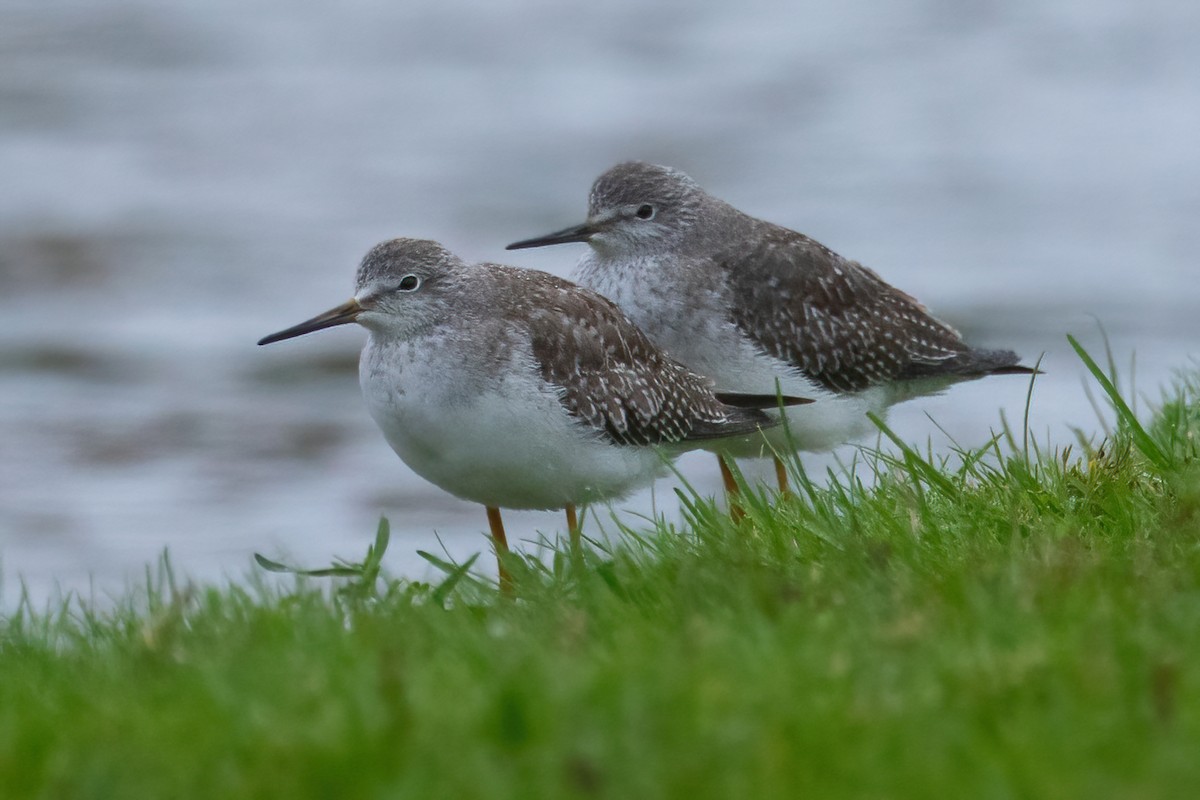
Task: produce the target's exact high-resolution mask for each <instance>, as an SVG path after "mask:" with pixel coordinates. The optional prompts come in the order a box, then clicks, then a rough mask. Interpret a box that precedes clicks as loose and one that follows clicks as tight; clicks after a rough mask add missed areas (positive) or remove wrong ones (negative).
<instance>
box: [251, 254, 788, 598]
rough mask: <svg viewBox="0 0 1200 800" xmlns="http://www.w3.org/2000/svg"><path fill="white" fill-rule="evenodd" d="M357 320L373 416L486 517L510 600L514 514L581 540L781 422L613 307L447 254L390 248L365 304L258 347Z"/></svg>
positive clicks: (376, 262) (423, 468) (360, 284)
mask: <svg viewBox="0 0 1200 800" xmlns="http://www.w3.org/2000/svg"><path fill="white" fill-rule="evenodd" d="M351 322H356V323H358V324H359V325H361V326H363V327H364V328H366V329H367V334H368V337H367V343H366V346H365V347H364V348H363V351H362V356H361V358H360V360H359V382H360V384H361V386H362V391H363V395H364V396H365V398H366V402H367V408H368V410H369V411H370V413H371V416H372V417H373V418H374V419H375V422H376V423H377V424H378V425H379V427H380V429H381V430H382V431H383V435H384V437H385V438H386V439H387V441H388V443H389V444H390V445H391V446H392V449H393V450H395V451H396V454H397V455H399V456H400V458H401V459H402V460H403V461H404V463H406V464H408V466H409V467H411V468H412V470H413V471H414V472H416V473H417V474H418V475H420V476H421V477H423V478H425V479H426V480H428V481H429V482H431V483H433V484H436V485H437V486H439V487H441V488H442V489H444V490H446V491H447V492H449V493H450V494H453V495H455V496H456V497H460V498H463V499H465V500H470V501H474V502H476V503H480V504H482V505H484V506H485V507H486V508H487V518H488V524H489V527H490V529H491V533H492V537H493V539H494V541H495V547H496V556H497V560H498V562H499V567H500V579H501V586H502V587H505V588H511V578H510V576H509V574H508V572H507V571H506V570H505V567H504V561H503V555H504V552H505V551H506V550H507V541H506V537H505V533H504V525H503V521H502V520H501V517H500V509H501V508H502V507H503V508H528V509H566V512H567V526H568V530H569V532H570V534H571V537H572V539H573V540H575V537H577V535H578V525H577V521H576V517H575V505H576V504H582V503H590V502H593V501H599V500H608V499H613V498H617V497H620V496H622V495H624V494H625V493H627V492H629V491H630V490H631V489H633V488H635V487H637V486H640V485H642V484H645V483H648V482H650V481H651V480H653V479H654V478H655V477H656V476H657V475H659V474H660V473H661V472H662V471H663V470H664V469H665V466H666V461H665V460H664V453H665V454H666V455H667V456H668V457H669V456H671V455H674V454H677V453H678V452H682V451H683V450H686V449H690V448H693V447H695V446H696V445H697V444H698V443H703V442H706V441H709V440H712V439H715V438H718V437H725V436H746V437H751V436H753V435H755V434H756V433H757V432H758V431H759V430H760V429H761V428H767V427H771V426H772V425H773V424H775V422H776V421H775V420H772V419H771V418H770V417H769V416H768V415H766V414H765V413H764V412H763V411H762V410H760V409H762V408H767V407H776V405H777V404H778V403H779V402H780V399H779V398H778V397H777V395H776V393H775V392H774V391H773V390H772V392H770V393H764V394H760V395H739V394H721V393H714V391H713V390H712V388H711V383H710V381H709V380H708V379H707V378H703V377H701V376H699V375H697V374H695V373H693V372H690V371H689V370H687V369H686V368H684V367H683V366H681V365H680V364H679V363H677V362H676V361H674V360H672V359H671V358H670V357H668V356H667V355H666V354H665V353H664V352H663V351H662V350H660V349H659V348H658V347H656V346H655V345H653V344H652V343H651V342H650V340H649V339H648V338H646V336H645V335H644V334H643V333H642V332H641V331H640V330H638V328H637V327H636V326H635V325H634V324H633V323H632V322H630V321H629V319H628V318H627V317H626V316H625V314H624V313H622V312H621V310H620V309H619V308H618V307H617V306H616V305H615V304H613V303H612V302H610V301H609V300H607V299H605V298H603V297H601V296H600V295H598V294H596V293H594V292H591V291H588V290H587V289H583V288H581V287H579V286H577V285H575V284H573V283H571V282H570V281H566V280H563V279H562V278H557V277H555V276H553V275H549V274H547V273H544V272H537V271H534V270H526V269H518V268H516V267H506V266H501V265H499V264H473V265H471V264H467V263H465V262H464V261H462V260H461V259H459V258H458V257H457V256H455V255H454V254H452V253H450V252H449V251H448V250H446V249H445V248H444V247H442V246H441V245H440V244H438V243H437V242H431V241H425V240H418V239H394V240H392V241H388V242H384V243H382V244H379V245H376V246H375V247H374V248H373V249H372V250H371V251H370V252H369V253H367V255H366V257H365V258H363V260H362V263H361V264H360V265H359V267H358V273H357V279H356V288H355V293H354V297H353V298H352V299H351V300H349V301H348V302H346V303H343V304H342V305H340V306H338V307H337V308H334V309H331V310H330V311H327V312H325V313H324V314H321V315H319V316H316V317H313V318H312V319H310V320H307V321H305V322H302V323H300V324H299V325H295V326H293V327H291V328H288V329H286V330H282V331H280V332H278V333H274V334H271V335H270V336H266V337H264V338H263V339H261V340H260V341H259V344H260V345H263V344H270V343H272V342H278V341H280V340H282V339H290V338H292V337H294V336H300V335H302V334H306V333H311V332H313V331H317V330H320V329H322V328H329V327H332V326H334V325H344V324H347V323H351ZM784 402H785V403H787V404H794V403H802V402H809V401H807V400H800V399H798V398H785V399H784Z"/></svg>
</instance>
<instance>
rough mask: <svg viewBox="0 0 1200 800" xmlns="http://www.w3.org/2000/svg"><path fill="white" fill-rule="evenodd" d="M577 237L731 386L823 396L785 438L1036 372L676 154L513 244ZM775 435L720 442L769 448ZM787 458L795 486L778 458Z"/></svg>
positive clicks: (667, 341)
mask: <svg viewBox="0 0 1200 800" xmlns="http://www.w3.org/2000/svg"><path fill="white" fill-rule="evenodd" d="M567 242H586V243H587V244H588V245H590V249H589V251H588V252H587V253H586V254H585V255H584V257H583V259H582V260H581V262H580V265H579V270H578V279H579V282H580V284H581V285H583V286H587V287H588V288H591V289H594V290H596V291H597V292H600V293H601V294H604V295H605V296H607V297H609V298H611V299H612V300H613V301H615V302H616V303H617V305H619V306H620V307H621V308H622V309H623V310H624V311H625V313H626V314H628V315H629V317H630V319H632V320H633V321H634V323H636V324H637V325H638V326H639V327H641V328H642V330H644V331H645V332H646V334H647V335H648V336H649V337H650V338H651V339H652V340H653V341H654V342H655V344H657V345H659V346H660V347H663V348H664V349H666V351H667V352H668V353H670V354H671V355H672V356H673V357H675V358H677V359H679V360H680V361H681V362H683V363H684V364H685V365H687V366H688V367H689V368H690V369H693V370H695V371H696V372H699V373H701V374H703V375H708V376H710V377H712V378H713V379H714V380H715V381H716V385H717V387H718V388H725V387H737V388H738V389H739V390H740V391H748V392H773V391H777V387H779V390H781V391H782V392H783V394H786V395H793V394H795V395H802V396H806V397H815V398H816V399H817V402H816V403H815V404H813V405H812V406H809V407H807V408H793V409H789V410H788V411H787V412H786V413H787V418H788V425H787V426H786V434H787V435H785V432H784V431H785V429H784V428H782V427H781V428H776V429H775V430H774V431H772V432H771V433H770V434H768V436H767V439H766V441H769V442H770V445H771V446H772V447H773V448H776V449H777V450H784V449H786V448H787V447H788V446H789V444H790V445H791V446H795V447H797V448H799V449H802V450H825V449H829V448H831V447H834V446H836V445H839V444H842V443H844V442H846V441H849V440H851V439H853V438H855V437H858V436H860V435H863V434H865V433H867V432H868V431H870V430H871V429H872V427H871V425H872V424H871V422H870V421H869V419H868V417H867V414H868V412H873V413H875V414H877V415H882V413H883V412H884V410H885V409H887V407H888V406H890V405H892V404H894V403H897V402H900V401H902V400H905V399H908V398H910V397H914V396H918V395H924V394H932V393H935V392H938V391H940V390H942V389H944V388H946V387H947V386H949V385H950V384H952V383H955V382H958V381H962V380H969V379H972V378H980V377H983V376H985V375H998V374H1031V373H1032V372H1034V370H1033V369H1031V368H1029V367H1024V366H1021V365H1019V364H1018V357H1017V355H1016V354H1015V353H1013V352H1011V351H1009V350H982V349H977V348H973V347H971V346H969V345H968V344H967V343H966V342H964V341H963V339H962V337H961V336H960V335H959V333H958V332H957V331H955V330H954V329H953V328H951V327H950V326H949V325H946V324H945V323H943V322H941V321H939V320H938V319H936V318H934V317H933V316H932V315H931V314H930V313H929V312H928V311H926V309H925V307H924V306H922V305H921V304H920V303H919V302H917V300H915V299H914V298H913V297H910V296H909V295H907V294H905V293H904V292H902V291H900V290H899V289H896V288H894V287H892V286H890V285H888V284H887V283H885V282H884V281H883V280H882V279H881V278H880V277H879V276H878V275H876V274H875V272H873V271H872V270H870V269H868V268H866V267H864V266H863V265H861V264H859V263H858V262H856V261H850V260H849V259H846V258H843V257H842V256H839V255H838V254H837V253H834V252H833V251H832V250H830V249H829V248H827V247H825V246H824V245H822V244H820V243H819V242H816V241H814V240H813V239H810V238H809V237H807V236H805V235H803V234H801V233H797V232H796V231H792V230H789V229H787V228H783V227H780V226H778V225H774V224H772V223H769V222H765V221H763V220H760V219H756V218H754V217H751V216H749V215H747V214H744V213H742V212H740V211H738V210H737V209H736V208H734V207H733V206H731V205H729V204H728V203H725V202H722V201H721V200H718V199H717V198H715V197H713V196H711V195H709V194H708V193H707V192H705V191H704V190H703V189H702V188H700V186H699V185H698V184H697V183H696V182H695V181H693V180H692V179H691V178H689V177H688V176H687V175H685V174H683V173H682V172H679V171H678V170H674V169H671V168H669V167H662V166H657V165H654V164H646V163H642V162H636V161H634V162H627V163H623V164H618V165H617V166H615V167H613V168H612V169H610V170H608V171H607V172H605V173H604V174H603V175H601V176H600V177H599V178H598V179H597V180H596V182H595V184H593V186H592V190H591V195H590V197H589V201H588V218H587V221H586V222H584V223H583V224H582V225H577V226H574V227H571V228H567V229H565V230H561V231H558V232H557V233H552V234H549V235H547V236H541V237H538V238H534V239H526V240H523V241H520V242H515V243H513V244H510V245H509V246H508V249H509V250H516V249H521V248H527V247H542V246H545V245H551V244H563V243H567ZM763 447H764V440H759V441H755V442H749V441H746V440H743V441H740V442H724V443H720V444H719V445H718V446H717V447H716V448H715V449H718V450H719V451H721V452H724V453H727V454H729V455H738V456H756V455H761V454H763ZM721 466H722V473H723V475H724V476H725V478H726V484H727V486H728V485H729V483H730V481H729V475H728V470H727V469H726V467H725V464H724V462H722V464H721ZM776 471H777V475H778V479H779V484H780V489H781V490H786V488H787V482H786V472H785V471H784V470H783V468H782V465H781V464H780V462H779V461H778V459H776Z"/></svg>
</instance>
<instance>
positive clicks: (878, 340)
mask: <svg viewBox="0 0 1200 800" xmlns="http://www.w3.org/2000/svg"><path fill="white" fill-rule="evenodd" d="M755 222H756V225H755V227H756V228H757V230H756V233H757V234H758V235H757V236H755V237H754V238H753V240H752V241H754V242H755V246H754V247H753V248H751V249H746V250H741V251H737V252H728V253H721V254H719V255H718V256H716V261H717V263H718V264H719V265H720V267H721V268H722V269H723V270H725V271H726V272H727V273H728V275H729V281H730V288H731V291H732V300H733V302H732V304H731V306H730V309H729V312H730V318H731V320H732V321H733V322H734V324H735V325H737V326H738V328H739V329H740V330H742V331H743V332H744V333H745V335H746V336H748V337H749V338H750V339H751V340H753V341H754V342H755V344H757V345H758V346H759V347H760V348H762V350H763V351H764V352H766V353H768V354H770V355H772V356H774V357H776V358H779V359H781V360H783V361H786V362H788V363H790V364H792V365H794V366H795V367H796V368H797V369H799V370H800V371H801V372H802V373H803V374H804V375H806V376H808V377H809V378H811V379H812V380H814V381H816V382H817V383H818V384H820V385H821V386H823V387H824V388H826V389H829V390H830V391H834V392H857V391H862V390H863V389H867V388H869V387H871V386H875V385H878V384H881V383H888V382H892V381H908V380H919V379H922V378H934V377H938V376H960V377H964V378H966V377H972V376H979V375H984V374H987V373H988V372H991V371H994V370H996V369H999V368H1004V367H1011V366H1013V365H1015V364H1016V363H1017V355H1016V354H1015V353H1012V352H1009V351H989V350H974V349H972V348H971V347H969V346H968V345H967V344H966V343H965V342H964V341H963V339H962V336H961V335H960V334H959V333H958V331H956V330H954V329H953V328H951V327H950V326H949V325H947V324H945V323H944V322H941V321H940V320H938V319H936V318H935V317H933V316H932V315H931V314H930V313H929V312H928V311H927V310H926V309H925V307H924V306H923V305H921V303H919V302H918V301H917V300H916V299H915V298H913V297H911V296H910V295H908V294H906V293H905V292H902V291H900V290H899V289H896V288H895V287H893V286H890V285H889V284H887V283H885V282H884V281H883V280H882V279H881V278H880V277H879V276H878V275H877V274H875V272H874V271H872V270H870V269H868V268H866V267H864V266H862V265H861V264H859V263H858V262H856V261H850V260H848V259H845V258H842V257H841V256H839V255H838V254H836V253H834V252H833V251H831V250H829V249H828V248H826V247H825V246H824V245H822V244H820V243H819V242H816V241H814V240H812V239H810V238H809V237H807V236H804V235H803V234H800V233H796V232H795V231H791V230H788V229H786V228H781V227H779V226H776V225H771V224H769V223H764V222H759V221H757V220H756V221H755Z"/></svg>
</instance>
